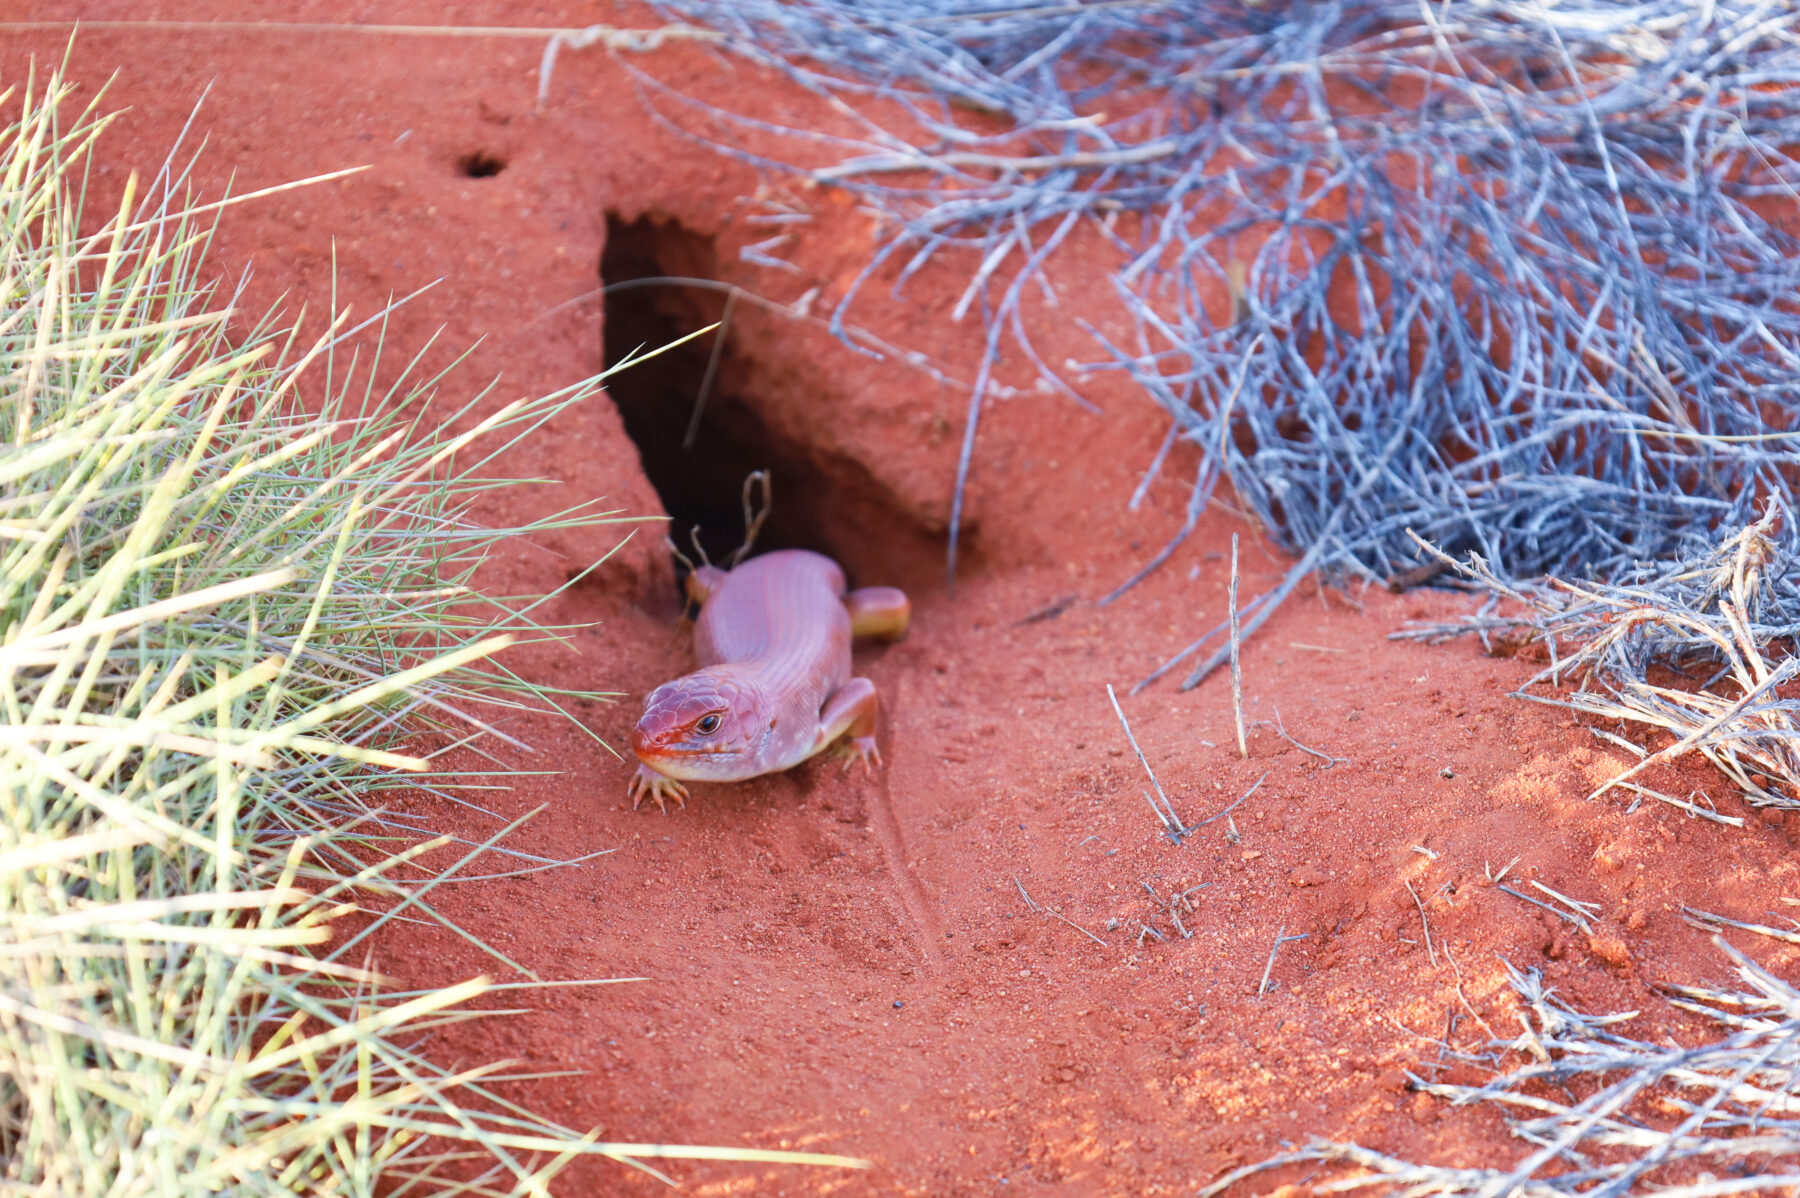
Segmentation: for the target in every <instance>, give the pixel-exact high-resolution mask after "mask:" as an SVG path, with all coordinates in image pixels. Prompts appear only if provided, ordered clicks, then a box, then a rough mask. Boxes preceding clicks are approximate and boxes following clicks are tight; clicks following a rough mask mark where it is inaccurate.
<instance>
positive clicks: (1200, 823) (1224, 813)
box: [1188, 770, 1269, 832]
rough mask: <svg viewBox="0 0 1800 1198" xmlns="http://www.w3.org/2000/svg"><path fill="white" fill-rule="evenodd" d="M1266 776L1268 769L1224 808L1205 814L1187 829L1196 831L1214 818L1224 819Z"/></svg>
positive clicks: (1253, 792) (1240, 804) (1241, 803)
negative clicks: (1215, 813) (1204, 816)
mask: <svg viewBox="0 0 1800 1198" xmlns="http://www.w3.org/2000/svg"><path fill="white" fill-rule="evenodd" d="M1268 776H1269V771H1268V770H1264V771H1263V772H1262V777H1261V778H1258V779H1257V780H1256V781H1254V782H1252V783H1251V784H1250V789H1249V790H1246V791H1245V792H1244V793H1243V794H1241V795H1239V796H1238V797H1237V798H1236V799H1235V800H1234V801H1233V802H1232V804H1231V805H1230V806H1229V807H1227V808H1225V810H1223V811H1221V812H1219V813H1218V814H1217V815H1209V816H1207V817H1206V818H1205V819H1203V820H1201V821H1200V822H1199V823H1197V824H1195V825H1194V826H1193V827H1192V828H1189V829H1188V831H1190V832H1195V831H1198V830H1199V829H1201V828H1204V827H1206V825H1208V824H1210V823H1212V822H1213V821H1214V820H1219V819H1224V818H1225V817H1226V816H1228V815H1230V814H1231V813H1232V812H1233V811H1236V810H1237V809H1238V808H1239V807H1241V806H1242V805H1243V803H1244V800H1245V799H1248V798H1249V797H1250V796H1251V795H1253V794H1255V793H1256V790H1257V787H1259V786H1261V785H1262V784H1263V780H1264V779H1266V778H1267V777H1268Z"/></svg>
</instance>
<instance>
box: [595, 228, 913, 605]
mask: <svg viewBox="0 0 1800 1198" xmlns="http://www.w3.org/2000/svg"><path fill="white" fill-rule="evenodd" d="M716 266H717V260H716V256H715V253H714V249H713V245H712V241H711V239H710V238H708V237H705V236H702V235H700V234H698V233H695V232H693V231H692V230H690V229H687V228H685V227H684V226H682V225H681V224H680V223H678V222H676V221H673V220H663V219H657V218H655V217H651V216H644V217H639V218H638V219H636V220H629V221H628V220H625V219H623V218H622V217H620V216H619V215H618V214H617V213H614V212H609V213H608V214H607V219H606V249H605V252H604V253H603V254H602V256H601V259H600V281H601V283H602V285H603V286H604V287H605V288H606V291H605V297H606V300H605V321H606V324H605V354H606V364H607V366H608V367H611V366H615V365H617V364H618V363H619V362H621V361H622V360H624V359H625V358H626V357H627V356H628V355H630V354H631V353H632V352H633V351H636V350H638V349H640V348H643V347H657V346H663V345H667V344H669V343H670V342H672V341H675V340H677V339H678V338H680V337H683V336H686V335H687V334H689V333H691V332H693V331H694V330H695V329H697V328H702V327H704V326H706V325H708V324H711V323H713V322H714V321H717V320H719V319H720V317H721V316H722V315H723V313H724V309H725V301H726V299H727V295H726V293H725V292H724V291H723V290H720V289H717V288H711V287H707V286H705V285H694V284H679V283H653V282H650V281H649V280H655V279H673V278H680V279H699V280H711V279H714V278H716V277H717V270H716ZM634 283H635V284H637V285H635V286H632V285H631V284H634ZM622 284H623V286H621V285H622ZM746 307H747V305H746V304H745V303H743V302H742V301H740V302H739V304H738V305H737V307H736V314H735V315H734V317H733V321H732V325H731V326H730V327H729V328H727V329H726V330H724V333H725V339H724V348H723V351H722V352H721V354H720V356H719V361H718V364H717V368H716V370H715V373H714V376H713V379H712V383H711V386H710V388H709V389H708V390H707V392H706V402H705V405H704V409H703V411H702V414H701V418H700V421H699V424H698V425H697V427H696V432H695V436H694V440H693V443H692V445H691V446H690V447H687V448H684V447H683V440H684V438H685V437H686V435H687V431H688V426H689V423H690V420H691V418H692V416H693V412H694V407H695V402H696V399H697V398H698V396H699V395H700V393H701V384H702V382H703V380H704V379H705V376H706V372H707V365H708V361H709V359H710V357H711V356H712V351H713V341H714V338H715V337H718V336H719V334H718V333H712V334H708V335H707V336H704V337H700V338H696V339H695V340H693V341H690V342H689V343H687V344H686V345H683V346H681V347H680V348H678V349H674V350H670V351H667V352H664V353H662V354H659V355H657V356H656V357H654V358H650V359H648V360H646V361H642V362H639V363H637V364H635V365H633V366H631V367H629V368H628V369H626V370H623V371H621V372H620V373H618V374H616V375H613V376H612V377H611V378H610V379H608V380H607V391H608V393H609V394H610V395H611V397H612V400H613V402H614V403H615V404H616V405H617V406H618V409H619V415H620V416H621V417H622V418H623V420H624V424H625V431H626V433H627V434H628V435H629V436H630V437H631V439H632V441H634V442H635V443H636V444H637V449H638V455H639V458H640V460H641V461H642V463H643V467H644V473H645V474H646V475H648V476H649V479H650V483H651V485H652V486H654V487H655V488H656V493H657V495H658V496H659V497H660V498H661V499H662V502H663V507H664V509H665V510H666V511H668V513H669V516H670V518H671V520H670V535H671V536H672V537H673V538H674V539H675V540H676V541H677V542H678V543H679V544H680V545H681V546H682V548H683V550H684V551H686V552H688V553H689V555H690V556H691V555H692V550H691V549H690V548H689V529H691V528H695V527H698V529H699V533H698V536H699V539H700V543H701V544H702V545H704V546H705V548H706V552H707V553H708V554H709V555H710V556H711V557H712V559H713V560H714V561H715V562H716V561H719V560H720V559H722V558H723V557H725V556H727V555H729V554H730V553H731V552H732V551H733V550H735V549H736V548H737V547H738V545H739V544H740V543H741V542H742V540H743V533H744V517H743V505H742V490H743V483H744V479H745V478H746V476H748V475H749V474H750V473H751V472H752V471H755V470H765V469H766V470H768V471H769V472H770V474H771V477H772V482H773V485H774V506H773V509H772V510H771V512H770V515H769V519H768V522H767V524H765V525H764V527H763V530H762V533H761V535H760V536H759V537H758V538H757V542H756V552H757V553H763V552H766V551H768V550H771V549H811V550H814V551H815V552H818V553H823V554H825V555H826V556H828V557H831V558H833V559H835V560H836V561H837V562H838V563H839V564H840V565H842V566H843V567H844V572H845V574H846V575H847V576H848V578H849V580H850V585H851V586H869V585H895V586H903V587H906V588H908V589H909V590H910V591H912V592H913V593H914V594H915V595H917V594H920V593H921V592H923V591H926V590H930V589H932V588H941V586H942V580H943V562H944V538H943V536H941V535H934V534H933V533H932V532H930V531H928V530H926V529H925V528H923V527H922V526H921V525H920V523H919V522H918V521H917V520H916V519H915V518H913V517H912V516H910V515H908V514H906V513H904V512H903V511H901V510H900V508H899V506H898V504H897V503H896V502H895V501H894V499H893V498H892V497H891V494H890V493H889V492H888V491H887V488H886V487H885V486H883V485H882V484H881V483H880V482H879V481H878V480H877V479H876V478H875V477H874V475H872V474H871V473H870V471H869V470H868V468H867V467H866V466H865V465H864V464H863V463H862V462H860V461H856V460H853V459H851V458H849V457H846V456H844V455H843V454H841V453H837V452H834V451H831V450H828V449H825V448H823V447H821V446H819V445H817V444H815V443H814V442H813V441H812V440H810V439H809V438H808V437H807V429H808V428H810V427H811V426H812V424H813V422H815V421H821V420H827V419H830V415H829V411H828V410H827V409H826V408H824V407H822V406H821V407H819V408H816V409H812V410H809V411H807V412H806V415H805V417H804V419H800V420H796V419H794V418H793V413H794V408H793V407H792V406H791V405H784V406H783V407H782V409H781V410H782V411H783V412H784V413H786V415H787V416H788V419H786V420H785V422H784V430H792V429H793V428H794V427H795V426H799V430H800V431H798V432H797V433H796V432H792V431H782V430H777V429H776V428H775V427H774V426H773V425H772V422H771V420H770V418H769V416H770V414H771V413H773V412H774V411H775V410H776V409H775V407H774V406H772V405H771V404H769V403H768V402H767V401H768V399H769V398H770V397H768V396H766V395H764V394H760V393H759V391H758V385H759V384H761V385H763V386H768V385H770V384H769V383H768V382H767V380H769V379H776V380H779V379H780V378H782V377H783V373H784V372H782V371H781V369H780V355H781V352H782V351H781V349H779V348H776V349H770V350H759V347H758V346H756V345H755V344H754V341H755V339H757V338H765V339H766V338H770V337H777V338H778V337H781V336H784V335H788V334H787V331H786V330H785V329H784V328H783V327H782V326H781V325H780V324H778V323H771V322H770V321H768V320H766V319H764V320H761V321H755V320H745V319H744V318H743V313H744V312H745V309H746ZM746 326H749V327H750V328H753V329H754V333H752V332H749V331H747V328H746ZM816 351H817V347H816V346H815V345H814V344H813V343H812V341H810V340H809V341H808V343H807V349H806V350H799V349H796V350H795V351H794V352H816ZM827 352H829V351H827ZM844 352H848V351H844ZM759 366H766V367H767V369H759ZM775 385H779V384H775ZM677 573H678V575H679V574H680V567H679V564H678V565H677Z"/></svg>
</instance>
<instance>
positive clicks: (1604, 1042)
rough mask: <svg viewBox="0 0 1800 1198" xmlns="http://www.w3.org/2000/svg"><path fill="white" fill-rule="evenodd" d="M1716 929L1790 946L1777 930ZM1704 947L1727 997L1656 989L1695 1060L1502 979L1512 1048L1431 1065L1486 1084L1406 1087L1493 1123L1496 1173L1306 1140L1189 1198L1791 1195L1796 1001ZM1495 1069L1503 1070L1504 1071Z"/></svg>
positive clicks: (1798, 1023) (1526, 982)
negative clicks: (1489, 1115)
mask: <svg viewBox="0 0 1800 1198" xmlns="http://www.w3.org/2000/svg"><path fill="white" fill-rule="evenodd" d="M1689 914H1690V917H1692V916H1695V915H1705V913H1704V912H1689ZM1718 920H1719V917H1717V916H1708V917H1707V921H1718ZM1694 922H1696V923H1697V924H1698V926H1702V927H1705V926H1709V923H1708V922H1706V921H1700V920H1695V921H1694ZM1720 922H1724V923H1726V924H1730V925H1731V926H1735V927H1738V928H1744V929H1748V930H1750V931H1753V932H1759V933H1762V934H1764V935H1772V936H1775V937H1778V938H1782V939H1791V938H1792V937H1793V933H1791V932H1783V931H1780V930H1778V929H1774V928H1766V927H1762V926H1759V925H1754V924H1745V923H1735V922H1733V921H1730V920H1723V921H1720ZM1713 943H1714V945H1715V946H1716V947H1717V948H1718V949H1719V951H1720V952H1722V953H1724V954H1725V956H1726V957H1727V958H1728V959H1729V960H1730V962H1731V965H1732V968H1733V971H1734V972H1735V973H1736V974H1737V980H1736V981H1735V982H1733V983H1730V984H1728V985H1727V986H1725V987H1709V986H1665V987H1663V989H1664V990H1666V991H1667V992H1668V994H1669V995H1670V1000H1671V1002H1673V1004H1674V1005H1675V1006H1677V1007H1680V1008H1682V1009H1684V1010H1688V1011H1692V1012H1694V1013H1695V1014H1698V1015H1701V1016H1703V1017H1705V1018H1706V1019H1707V1020H1708V1021H1710V1023H1711V1024H1712V1025H1713V1031H1714V1035H1713V1037H1712V1038H1709V1039H1704V1040H1702V1042H1700V1043H1698V1044H1695V1045H1692V1046H1686V1045H1681V1044H1677V1043H1675V1042H1674V1041H1673V1040H1671V1039H1667V1038H1663V1039H1661V1040H1658V1041H1649V1040H1640V1039H1638V1038H1636V1037H1633V1036H1630V1035H1626V1034H1624V1033H1622V1032H1620V1031H1618V1030H1615V1029H1617V1027H1618V1026H1619V1025H1620V1024H1624V1023H1627V1022H1629V1021H1630V1020H1632V1019H1634V1018H1636V1017H1637V1015H1638V1012H1636V1011H1627V1012H1621V1013H1616V1014H1611V1015H1594V1014H1589V1013H1586V1012H1583V1011H1581V1010H1578V1009H1577V1008H1575V1007H1573V1006H1571V1005H1570V1004H1569V1003H1567V1002H1565V1001H1564V1000H1562V999H1561V998H1559V997H1558V996H1557V994H1556V991H1555V990H1554V988H1552V987H1551V986H1549V985H1547V984H1546V983H1545V981H1544V978H1543V975H1542V974H1541V973H1540V972H1539V971H1538V970H1535V969H1532V970H1525V971H1523V972H1521V971H1519V970H1515V969H1513V968H1512V967H1511V966H1508V967H1507V972H1508V975H1509V980H1510V982H1511V984H1512V988H1513V991H1514V993H1515V994H1516V996H1517V998H1518V1000H1519V1002H1520V1003H1521V1005H1522V1006H1523V1007H1524V1008H1525V1011H1524V1012H1521V1013H1520V1015H1519V1024H1520V1033H1519V1035H1518V1036H1517V1037H1516V1038H1515V1039H1512V1040H1494V1041H1491V1042H1490V1043H1488V1044H1487V1045H1486V1051H1483V1052H1479V1053H1464V1052H1450V1051H1446V1052H1444V1053H1443V1054H1442V1056H1441V1057H1440V1060H1439V1062H1438V1064H1439V1066H1440V1067H1441V1065H1442V1064H1444V1063H1446V1062H1448V1063H1462V1064H1469V1065H1475V1066H1478V1067H1482V1068H1484V1069H1486V1070H1489V1071H1491V1073H1492V1076H1490V1077H1489V1079H1488V1080H1487V1081H1485V1082H1483V1083H1482V1084H1480V1085H1457V1084H1449V1083H1443V1082H1434V1081H1427V1080H1425V1079H1424V1078H1423V1077H1420V1076H1417V1075H1414V1074H1409V1075H1408V1077H1409V1079H1410V1084H1411V1086H1412V1088H1413V1089H1416V1090H1419V1091H1422V1092H1424V1093H1427V1094H1430V1095H1433V1096H1434V1097H1437V1098H1441V1099H1445V1100H1446V1101H1447V1102H1448V1103H1449V1104H1450V1105H1451V1106H1466V1105H1476V1104H1481V1105H1486V1106H1489V1107H1490V1108H1491V1109H1496V1110H1499V1111H1501V1112H1504V1116H1505V1118H1506V1123H1507V1128H1508V1130H1509V1131H1511V1132H1512V1134H1513V1135H1514V1136H1516V1137H1518V1139H1520V1140H1522V1141H1524V1142H1525V1143H1526V1144H1528V1145H1529V1146H1530V1150H1529V1151H1527V1152H1525V1153H1524V1154H1523V1155H1521V1156H1520V1157H1519V1158H1518V1159H1517V1160H1515V1161H1513V1162H1512V1163H1511V1164H1509V1165H1508V1166H1506V1167H1504V1168H1493V1167H1484V1166H1448V1165H1438V1164H1428V1163H1420V1162H1416V1161H1412V1160H1408V1159H1406V1158H1404V1157H1399V1156H1393V1155H1390V1154H1388V1153H1384V1152H1377V1151H1374V1150H1372V1149H1368V1148H1364V1147H1362V1146H1360V1145H1357V1144H1343V1143H1332V1142H1328V1141H1314V1142H1313V1143H1311V1144H1309V1145H1307V1146H1305V1147H1304V1148H1301V1149H1298V1150H1296V1151H1293V1152H1288V1153H1284V1154H1281V1155H1279V1156H1275V1157H1271V1158H1269V1159H1267V1160H1264V1161H1259V1162H1257V1163H1255V1164H1252V1165H1247V1166H1244V1167H1243V1168H1240V1169H1237V1170H1234V1171H1232V1172H1231V1173H1228V1174H1226V1175H1225V1176H1223V1177H1220V1178H1218V1179H1217V1180H1215V1181H1214V1182H1213V1183H1212V1184H1210V1185H1208V1186H1207V1187H1205V1188H1204V1189H1202V1190H1200V1191H1199V1195H1200V1198H1215V1196H1216V1195H1219V1194H1222V1193H1224V1192H1225V1191H1226V1190H1227V1189H1229V1188H1230V1187H1231V1186H1233V1185H1235V1184H1236V1183H1237V1182H1240V1181H1243V1180H1245V1179H1247V1178H1250V1177H1253V1176H1256V1175H1257V1174H1260V1173H1263V1172H1266V1171H1268V1170H1270V1169H1276V1168H1280V1167H1283V1166H1288V1165H1310V1166H1313V1167H1314V1168H1315V1169H1316V1170H1317V1171H1315V1172H1313V1173H1311V1174H1309V1176H1308V1177H1307V1178H1306V1180H1305V1181H1304V1182H1302V1183H1301V1184H1302V1186H1304V1187H1305V1188H1307V1189H1309V1190H1310V1191H1311V1192H1315V1193H1345V1192H1366V1191H1374V1192H1376V1193H1380V1194H1404V1195H1419V1194H1441V1195H1445V1196H1446V1198H1499V1196H1501V1195H1517V1196H1519V1198H1577V1196H1602V1195H1604V1196H1611V1195H1620V1196H1623V1195H1651V1194H1654V1195H1656V1196H1657V1198H1720V1196H1722V1195H1727V1194H1750V1193H1768V1192H1778V1193H1792V1192H1793V1187H1794V1186H1796V1185H1800V1171H1797V1170H1796V1169H1795V1167H1794V1161H1795V1154H1796V1153H1800V1119H1796V1117H1795V1116H1796V1113H1797V1112H1800V990H1796V989H1795V988H1794V987H1793V986H1791V985H1789V984H1788V983H1787V982H1785V981H1783V980H1781V979H1780V978H1778V977H1776V976H1775V975H1774V974H1772V973H1770V972H1769V971H1768V970H1766V969H1764V968H1763V967H1762V966H1761V965H1758V964H1757V963H1756V962H1755V961H1753V960H1752V959H1751V958H1750V957H1748V956H1746V955H1745V954H1744V953H1742V952H1739V951H1738V950H1737V949H1735V948H1733V947H1731V946H1730V945H1729V944H1726V943H1725V942H1724V941H1723V940H1722V939H1720V938H1719V937H1717V936H1714V937H1713ZM1507 1057H1510V1058H1511V1059H1512V1060H1513V1062H1514V1063H1513V1064H1512V1065H1511V1066H1510V1067H1505V1068H1502V1067H1501V1066H1502V1062H1503V1061H1504V1060H1505V1059H1506V1058H1507ZM1321 1174H1323V1175H1324V1176H1321ZM1720 1174H1724V1176H1720Z"/></svg>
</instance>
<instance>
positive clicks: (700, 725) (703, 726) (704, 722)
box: [694, 711, 721, 736]
mask: <svg viewBox="0 0 1800 1198" xmlns="http://www.w3.org/2000/svg"><path fill="white" fill-rule="evenodd" d="M720 723H721V720H720V718H719V713H718V712H716V711H714V712H709V713H708V714H706V715H703V716H701V717H700V719H699V721H698V722H696V723H695V724H694V731H695V732H698V733H699V734H700V735H701V736H711V735H712V734H713V733H715V732H717V731H718V730H719V724H720Z"/></svg>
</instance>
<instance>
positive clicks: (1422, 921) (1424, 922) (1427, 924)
mask: <svg viewBox="0 0 1800 1198" xmlns="http://www.w3.org/2000/svg"><path fill="white" fill-rule="evenodd" d="M1400 881H1401V883H1402V884H1403V885H1404V886H1405V887H1406V893H1408V894H1410V895H1412V901H1413V906H1415V907H1417V908H1418V909H1419V925H1420V926H1421V927H1423V928H1424V929H1425V953H1426V955H1427V956H1429V957H1430V958H1431V963H1432V964H1433V965H1436V964H1437V949H1435V948H1433V947H1432V944H1431V921H1430V920H1429V919H1427V918H1425V904H1424V903H1422V902H1420V901H1419V892H1418V891H1416V890H1414V889H1413V887H1412V883H1411V882H1409V881H1407V880H1406V879H1405V878H1402V879H1400Z"/></svg>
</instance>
